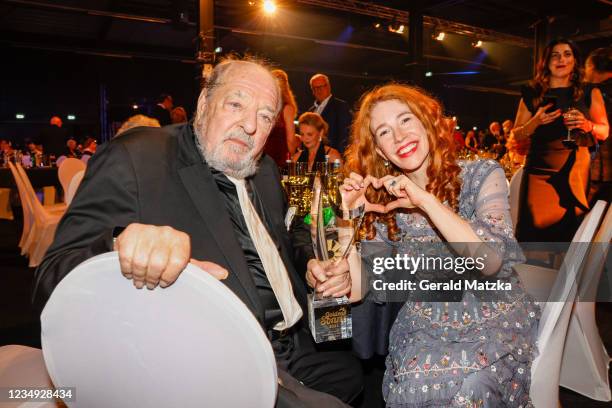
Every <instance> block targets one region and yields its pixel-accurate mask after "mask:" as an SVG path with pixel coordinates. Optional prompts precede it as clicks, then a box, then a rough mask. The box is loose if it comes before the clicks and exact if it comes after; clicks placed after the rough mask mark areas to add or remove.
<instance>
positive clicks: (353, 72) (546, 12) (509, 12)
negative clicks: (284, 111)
mask: <svg viewBox="0 0 612 408" xmlns="http://www.w3.org/2000/svg"><path fill="white" fill-rule="evenodd" d="M261 2H262V1H261V0H252V1H248V0H216V1H215V2H214V5H215V16H214V17H215V19H214V23H215V27H216V30H215V45H217V46H220V47H222V49H223V51H222V53H226V52H229V51H235V52H239V53H242V52H245V51H248V52H250V53H254V54H258V55H260V56H264V57H265V58H267V59H269V60H270V61H272V62H273V63H274V64H275V65H278V66H279V67H281V68H283V69H285V70H286V71H287V72H288V73H289V74H290V79H291V83H292V87H293V88H294V92H295V93H296V96H297V97H298V101H299V102H300V106H302V105H304V106H307V104H309V103H310V102H311V95H310V92H309V89H308V86H307V84H308V77H309V76H310V75H312V73H314V72H318V71H322V72H325V73H327V74H328V75H330V77H331V78H332V82H333V83H334V89H335V90H337V89H338V94H340V95H342V97H344V98H345V99H347V100H349V101H351V102H354V101H356V100H357V98H358V96H359V95H360V94H361V93H362V92H363V90H364V89H367V88H368V87H371V86H372V85H373V84H376V83H380V82H383V81H387V80H390V79H393V80H406V79H410V74H409V71H410V69H411V67H413V66H414V65H411V55H410V52H409V42H408V35H407V34H408V29H407V28H406V29H405V32H404V33H403V34H401V35H400V34H395V33H390V32H389V31H388V30H387V29H386V27H387V26H388V25H389V24H390V23H398V24H399V23H401V22H404V21H407V18H408V15H409V13H410V12H414V11H415V10H420V11H421V12H422V14H423V15H424V26H425V28H424V32H423V57H424V58H423V61H422V65H419V66H420V67H421V68H422V70H423V71H424V72H427V71H429V72H431V76H430V77H427V78H426V79H424V82H425V83H424V84H423V86H425V87H426V88H427V89H430V90H431V91H432V92H434V93H435V94H437V95H440V96H441V97H443V98H444V99H446V101H445V102H446V103H447V105H450V106H451V108H453V109H455V110H457V111H459V110H460V109H461V108H462V106H463V105H464V98H465V97H466V96H465V94H462V93H461V92H455V90H457V89H460V90H462V91H465V92H472V93H474V92H477V93H481V94H482V95H483V98H484V99H483V100H479V101H478V104H480V105H479V106H482V107H484V106H486V105H489V104H491V103H493V104H494V103H499V102H494V101H493V100H492V99H491V100H489V99H487V98H489V96H488V95H485V94H491V97H492V96H493V95H504V94H505V95H508V96H506V97H505V98H506V102H505V103H506V104H507V105H508V106H511V107H506V108H505V109H506V110H507V111H510V110H513V109H514V106H515V104H516V101H515V100H514V99H516V98H517V96H518V94H519V93H518V86H519V85H521V84H523V83H525V82H526V81H527V80H528V79H529V78H530V77H531V74H532V67H533V55H534V49H533V44H534V32H535V31H534V27H535V26H536V24H538V23H539V22H543V21H547V22H548V23H549V24H548V35H549V37H550V38H552V37H557V36H565V37H570V38H572V39H574V40H576V41H577V42H578V43H579V45H580V46H581V47H582V49H583V51H586V52H588V51H590V50H592V49H594V48H595V47H601V46H608V45H610V39H611V38H612V18H611V17H610V14H611V11H612V1H610V0H599V1H596V0H582V1H580V2H579V5H578V3H577V2H575V1H574V2H569V3H568V6H564V5H563V4H564V3H562V2H560V1H559V0H556V1H533V0H532V1H529V0H440V1H439V0H436V1H421V0H389V1H357V0H342V1H341V0H284V1H281V0H277V4H278V6H279V7H278V11H277V13H276V14H275V15H274V16H273V17H265V16H263V14H262V12H261V7H260V3H261ZM249 3H254V5H249ZM197 10H198V2H197V1H196V0H80V1H79V0H57V1H51V0H0V47H1V48H0V49H1V52H2V55H3V56H4V57H8V58H9V59H8V60H7V61H10V64H9V67H11V68H12V69H13V72H20V71H24V67H27V70H28V72H30V71H29V70H33V68H31V66H32V60H35V59H36V58H37V56H40V57H39V61H37V63H38V64H40V65H41V66H44V65H45V64H51V63H52V62H51V61H56V60H57V59H58V58H63V57H61V56H62V55H64V56H66V58H64V59H65V60H66V61H68V60H70V63H72V64H81V63H83V61H86V62H87V61H89V62H90V64H96V67H97V69H98V71H104V70H106V71H108V72H109V74H108V75H107V76H112V75H114V76H116V77H118V78H117V79H116V81H119V80H120V79H121V75H117V74H116V73H115V71H114V70H116V69H124V68H125V67H126V64H123V65H121V64H114V63H112V61H131V62H132V63H131V64H130V66H134V72H139V70H141V71H142V67H145V69H146V68H149V67H150V69H151V70H159V69H164V70H166V71H165V72H167V74H168V75H175V76H176V75H179V73H180V75H185V73H187V75H188V76H190V78H189V79H188V80H187V82H186V83H187V84H188V86H190V84H192V83H193V82H189V81H195V79H194V78H195V77H194V78H191V76H192V75H191V73H192V72H195V71H196V70H195V67H196V65H195V63H196V61H195V55H196V47H197V31H198V30H197V21H198V12H197ZM393 20H396V21H393ZM375 23H380V24H381V27H380V28H378V29H376V28H375V27H374V25H375ZM440 29H443V30H444V31H446V32H447V33H448V34H447V36H446V38H445V40H444V41H443V42H440V41H436V40H434V39H432V34H433V32H434V30H440ZM479 38H480V39H484V40H485V41H484V45H483V47H482V48H474V47H472V46H471V43H472V42H473V41H474V40H476V39H479ZM68 54H70V57H68ZM83 55H85V56H86V58H85V59H83V58H82V56H83ZM58 56H59V57H58ZM87 56H91V58H90V59H87V58H88V57H87ZM54 58H55V59H54ZM79 58H81V59H79ZM19 61H22V62H21V63H19ZM35 61H36V60H35ZM20 64H21V65H20ZM177 64H178V65H177ZM119 65H121V68H117V67H119ZM153 67H154V68H153ZM160 67H161V68H160ZM168 67H170V68H168ZM172 67H173V68H172ZM191 67H193V69H192V68H191ZM78 68H79V67H72V68H71V69H78ZM88 68H89V69H91V68H92V66H91V65H90V66H89V67H88ZM57 70H58V71H59V70H60V68H58V69H57ZM34 72H35V71H34ZM54 75H55V74H54ZM98 75H99V76H100V74H98ZM124 75H125V77H123V78H124V80H128V81H141V82H143V81H144V79H143V78H138V77H135V76H134V75H133V74H132V77H130V78H127V74H124ZM151 75H152V74H151ZM92 78H93V76H92ZM149 81H150V80H149ZM150 82H151V81H150ZM161 86H164V85H163V84H160V85H159V86H158V87H161ZM165 87H166V88H165V89H183V88H185V86H184V85H181V86H179V85H176V86H175V85H173V84H166V85H165ZM151 88H155V87H151ZM113 89H114V92H113V95H117V93H118V92H119V91H120V90H121V89H122V84H120V83H119V82H117V85H116V86H114V88H113ZM117 89H118V90H119V91H117ZM451 91H452V92H451ZM125 92H126V96H125V98H123V99H125V100H126V101H127V100H128V99H129V98H128V96H129V95H127V94H128V93H129V92H131V93H133V94H135V95H136V94H138V91H135V90H127V88H126V91H125ZM175 92H176V91H175ZM0 93H1V92H0ZM130 97H131V96H130ZM192 97H193V95H191V94H188V93H186V94H185V96H184V97H183V99H185V100H190V99H193V98H192ZM123 99H122V98H118V97H116V96H115V98H114V101H117V100H119V101H121V102H120V103H125V101H123ZM9 108H10V106H9ZM9 108H3V109H4V111H6V112H9V113H7V115H9V114H12V113H11V112H12V110H11V109H12V108H11V109H9ZM500 109H501V108H500ZM491 115H493V114H491ZM9 116H10V115H9ZM473 116H474V118H475V119H474V120H476V118H478V117H479V116H482V112H480V113H474V115H473Z"/></svg>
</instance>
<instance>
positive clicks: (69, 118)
mask: <svg viewBox="0 0 612 408" xmlns="http://www.w3.org/2000/svg"><path fill="white" fill-rule="evenodd" d="M66 118H67V119H68V120H75V119H76V116H74V115H68V116H66Z"/></svg>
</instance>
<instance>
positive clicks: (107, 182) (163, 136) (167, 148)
mask: <svg viewBox="0 0 612 408" xmlns="http://www.w3.org/2000/svg"><path fill="white" fill-rule="evenodd" d="M250 182H251V186H252V187H253V188H255V189H256V190H257V192H258V196H259V198H260V200H261V201H262V204H263V207H264V208H265V209H266V211H267V213H266V214H267V215H268V218H267V219H268V221H269V224H270V225H267V227H268V231H269V232H270V235H271V237H272V239H273V240H274V241H275V242H276V244H277V247H278V248H279V252H280V254H281V257H282V259H283V262H284V263H285V266H286V268H287V272H288V274H289V277H290V279H291V283H292V285H293V289H294V293H295V296H296V299H297V300H298V302H299V303H300V305H301V306H302V308H303V310H304V311H306V310H307V309H306V306H305V303H306V287H305V283H304V280H303V279H302V278H301V275H299V274H298V273H297V272H296V270H295V268H294V266H293V265H294V262H293V260H294V258H295V257H296V256H297V257H303V256H304V254H305V253H306V252H307V251H309V250H310V238H309V232H308V230H307V229H305V228H300V225H297V226H296V228H294V236H293V237H290V236H289V234H288V233H287V230H286V228H285V224H284V214H285V210H286V205H285V199H284V194H283V191H282V189H281V187H280V178H279V174H278V170H277V168H276V166H275V164H274V162H273V161H272V160H271V159H270V158H269V157H267V156H265V157H264V158H263V160H262V163H261V165H260V168H259V170H258V172H257V174H256V175H255V176H254V177H253V178H252V179H251V181H250ZM134 222H138V223H143V224H152V225H169V226H171V227H173V228H175V229H177V230H180V231H183V232H185V233H187V234H188V235H189V236H190V238H191V251H192V252H191V256H192V257H193V258H195V259H200V260H206V261H211V262H215V263H217V264H219V265H221V266H223V267H224V268H226V269H227V270H228V271H229V272H230V273H229V276H228V277H227V279H225V280H223V281H222V282H223V283H225V284H226V285H227V286H228V287H229V288H230V289H231V290H232V291H233V292H234V293H235V294H236V295H237V296H238V297H239V298H240V299H241V300H242V301H243V302H244V303H245V304H246V305H247V307H248V308H249V309H250V310H251V311H252V312H253V314H254V316H255V317H256V318H257V319H258V320H259V322H260V323H261V324H262V325H263V323H264V310H263V307H262V304H261V301H260V299H259V296H258V292H257V289H256V287H255V284H254V282H253V277H252V275H251V273H250V271H249V268H248V266H247V262H246V260H245V256H244V253H243V250H242V248H241V247H240V245H239V243H238V240H237V238H236V236H235V233H234V230H233V228H232V221H231V220H230V218H229V215H228V212H227V209H226V208H225V205H224V202H223V201H222V196H221V194H220V192H219V190H218V187H217V184H216V183H215V181H214V178H213V176H212V173H211V171H210V168H209V167H208V165H207V164H206V163H205V162H204V161H203V160H202V158H201V156H200V153H199V152H198V150H197V147H196V145H195V139H194V134H193V130H192V128H191V125H190V124H181V125H174V126H169V127H166V128H163V129H159V128H138V129H134V130H130V131H128V132H126V133H124V134H122V135H121V137H120V138H116V139H114V140H113V141H111V142H110V143H107V144H105V145H104V146H102V147H101V148H100V149H99V150H98V151H97V152H96V154H95V155H94V156H92V158H91V160H90V161H89V163H88V166H87V171H86V174H85V177H84V179H83V181H82V183H81V186H80V187H79V191H78V194H77V195H76V197H75V198H74V200H73V201H72V204H71V206H70V208H69V210H68V212H67V214H66V215H65V216H64V218H63V219H62V221H61V222H60V225H59V226H58V229H57V233H56V236H55V241H54V242H53V244H52V245H51V247H50V248H49V250H48V252H47V254H46V256H45V258H44V260H43V261H42V263H41V265H40V267H39V268H38V270H37V272H36V282H35V293H34V302H35V305H36V307H37V308H38V309H39V310H42V308H43V307H44V304H45V302H46V301H47V299H48V297H49V296H50V294H51V292H52V291H53V289H54V288H55V286H56V285H57V284H58V283H59V281H60V280H61V279H62V278H63V277H64V276H65V275H66V274H67V273H68V272H69V271H70V270H72V269H73V268H74V267H75V266H76V265H78V264H79V263H80V262H82V261H84V260H85V259H88V258H90V257H92V256H94V255H97V254H100V253H102V252H107V251H109V250H111V248H112V245H111V242H112V231H113V229H114V228H115V227H118V226H119V227H121V226H127V225H128V224H130V223H134ZM292 239H293V242H295V243H297V245H295V246H294V245H293V244H292ZM300 272H303V271H300ZM302 321H303V319H302ZM302 327H303V324H302V323H301V322H300V323H298V327H297V328H296V329H295V332H296V333H297V332H301V333H302V334H301V337H300V341H304V339H303V329H302ZM310 343H312V340H310ZM273 345H274V342H273ZM311 348H312V351H314V347H312V346H311ZM296 349H297V347H296ZM298 354H299V353H298ZM306 354H308V353H306ZM316 354H328V353H316ZM298 357H299V360H300V361H302V362H303V363H304V362H306V361H310V362H311V363H312V359H311V358H310V354H308V355H302V354H299V356H298ZM278 358H279V357H278V355H277V359H278ZM283 358H285V360H286V356H285V357H283ZM291 359H293V355H292V356H291ZM279 364H280V362H279ZM298 365H299V364H298ZM335 369H336V370H337V369H338V367H335ZM353 369H355V368H353ZM288 371H289V372H290V373H291V374H292V375H294V376H295V377H296V378H297V379H298V380H301V381H304V383H305V384H306V385H311V386H314V385H317V384H312V383H311V384H309V383H308V382H307V381H306V380H305V379H303V378H300V374H301V373H296V372H293V371H292V370H290V369H289V370H288ZM309 374H310V373H308V374H306V376H308V375H309ZM355 374H356V375H357V377H358V378H360V375H361V373H360V372H359V373H355ZM330 382H331V383H333V381H330ZM318 389H319V390H322V391H329V390H328V389H324V386H321V387H318ZM343 397H347V398H348V396H343Z"/></svg>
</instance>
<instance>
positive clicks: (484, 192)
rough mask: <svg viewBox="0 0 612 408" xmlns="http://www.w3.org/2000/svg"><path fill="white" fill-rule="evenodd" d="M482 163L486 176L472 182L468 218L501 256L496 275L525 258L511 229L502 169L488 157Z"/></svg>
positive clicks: (506, 184)
mask: <svg viewBox="0 0 612 408" xmlns="http://www.w3.org/2000/svg"><path fill="white" fill-rule="evenodd" d="M482 167H484V168H483V169H482V171H483V172H484V174H486V176H484V180H482V182H481V183H478V182H476V181H475V182H474V183H473V188H474V190H477V194H475V196H476V199H475V202H474V212H473V214H472V216H471V217H470V219H468V222H469V223H470V225H471V226H472V228H473V229H474V231H475V232H476V235H478V237H480V239H482V240H483V241H484V242H485V243H488V244H489V245H488V246H489V247H490V248H491V249H492V250H493V251H494V252H495V253H496V254H498V255H499V256H501V260H502V265H501V268H500V270H499V272H498V274H497V276H499V277H504V276H509V275H510V274H511V273H512V269H511V268H512V265H514V264H516V263H519V262H523V261H524V258H523V254H522V251H521V249H520V247H519V246H518V243H517V242H516V238H515V237H514V231H513V229H512V218H511V216H510V205H509V203H508V183H507V181H506V175H505V174H504V171H503V170H502V168H501V167H500V166H499V164H497V163H496V162H491V161H488V162H486V164H485V165H484V166H482ZM481 174H483V173H481ZM478 184H480V185H478ZM478 187H479V188H478Z"/></svg>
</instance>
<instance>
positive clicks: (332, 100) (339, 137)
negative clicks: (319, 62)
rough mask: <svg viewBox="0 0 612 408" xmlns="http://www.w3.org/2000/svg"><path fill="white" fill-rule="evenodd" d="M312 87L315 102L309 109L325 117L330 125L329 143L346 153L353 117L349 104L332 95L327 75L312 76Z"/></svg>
mask: <svg viewBox="0 0 612 408" xmlns="http://www.w3.org/2000/svg"><path fill="white" fill-rule="evenodd" d="M310 89H311V90H312V94H313V95H314V97H315V103H314V105H312V106H311V107H310V109H308V110H309V111H310V112H316V113H318V114H319V115H321V116H322V117H323V119H325V122H327V124H328V125H329V131H328V135H327V138H328V139H329V145H330V146H331V147H333V148H334V149H336V150H338V151H339V152H340V153H344V149H345V148H346V145H347V144H348V138H349V132H350V127H351V119H352V115H351V110H350V108H349V105H348V104H347V103H346V102H345V101H343V100H342V99H339V98H336V97H334V96H333V95H332V93H331V84H330V82H329V78H328V77H327V75H324V74H315V75H313V77H312V78H310Z"/></svg>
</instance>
